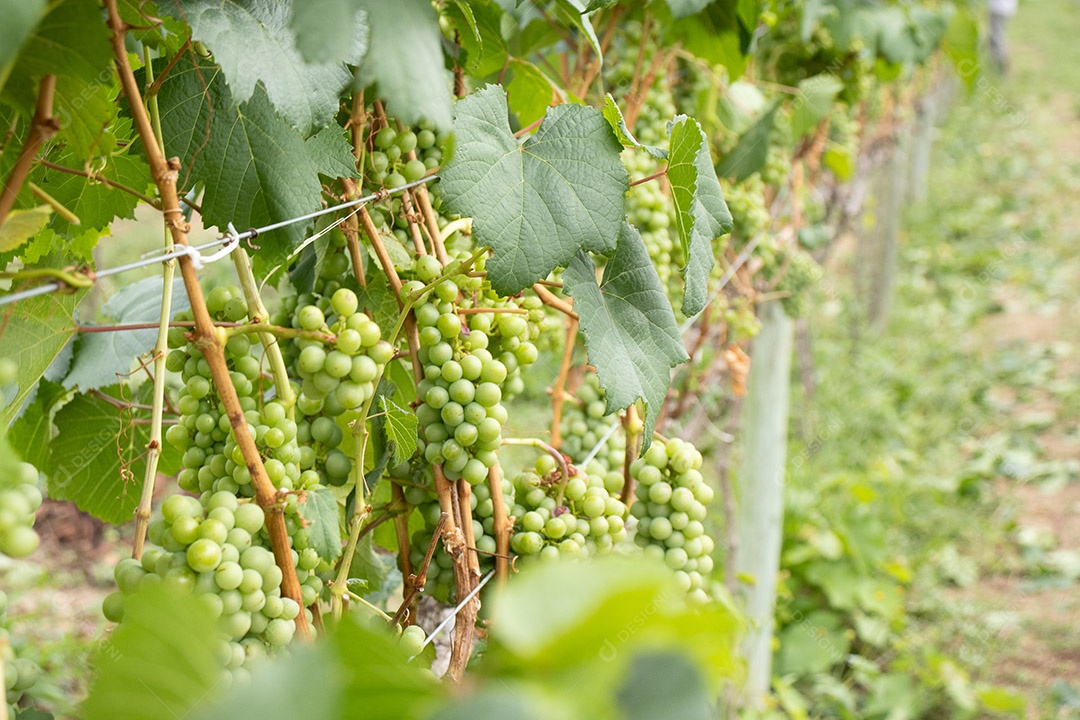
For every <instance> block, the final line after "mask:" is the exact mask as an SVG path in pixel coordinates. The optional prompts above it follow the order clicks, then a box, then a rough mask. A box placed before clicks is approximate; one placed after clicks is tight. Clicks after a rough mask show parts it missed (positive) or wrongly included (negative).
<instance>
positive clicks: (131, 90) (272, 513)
mask: <svg viewBox="0 0 1080 720" xmlns="http://www.w3.org/2000/svg"><path fill="white" fill-rule="evenodd" d="M105 9H106V11H107V13H108V18H109V28H110V30H111V31H112V33H111V37H110V40H111V43H112V48H113V59H114V62H115V64H116V70H117V74H118V76H119V78H120V84H121V86H122V88H123V92H124V95H125V96H126V97H127V100H128V105H129V106H130V108H131V115H132V118H133V120H134V124H135V129H136V131H137V132H138V134H139V138H140V139H141V140H142V143H143V148H144V152H145V153H146V159H147V162H148V164H149V165H150V170H151V173H152V175H153V180H154V184H155V185H156V186H157V189H158V194H159V196H160V198H161V207H162V214H163V215H164V217H165V223H166V224H167V225H168V226H169V232H170V233H171V234H172V239H173V243H174V244H176V245H180V246H184V245H187V244H188V242H187V229H188V228H187V223H186V222H185V221H184V215H183V211H182V210H181V209H180V197H179V195H178V193H177V189H176V178H177V175H178V174H179V170H180V168H179V161H176V160H175V159H174V160H168V161H167V160H166V159H165V156H164V155H163V154H162V151H161V148H160V146H159V145H158V142H157V138H156V136H155V133H154V129H153V126H152V124H151V122H150V118H149V115H148V114H147V112H146V107H145V106H144V105H143V100H142V94H141V93H140V92H139V86H138V83H137V81H136V80H135V73H134V72H132V69H131V63H130V62H129V61H128V55H127V47H126V45H125V43H124V37H125V35H126V33H127V25H126V24H125V23H124V21H123V20H122V19H121V17H120V13H119V11H118V10H117V6H116V0H105ZM180 273H181V275H182V277H183V279H184V287H185V289H186V290H187V294H188V300H189V301H190V303H191V312H192V315H193V316H194V319H195V329H194V330H193V332H192V335H193V337H194V338H195V341H194V344H195V346H196V347H198V348H199V350H200V351H201V352H202V354H203V357H205V358H206V362H207V364H208V365H209V366H210V375H211V377H212V379H213V384H214V387H215V388H216V389H217V391H218V394H219V396H220V398H221V404H222V405H223V406H224V408H225V412H226V414H227V415H228V417H229V423H230V424H231V426H232V430H233V434H234V436H235V437H236V444H237V446H239V448H240V451H241V453H242V454H243V456H244V462H245V464H246V465H247V467H248V470H249V471H250V472H251V484H252V487H253V488H254V490H255V496H256V500H257V501H258V503H259V506H260V507H262V509H263V510H264V511H265V513H266V529H267V532H268V533H269V535H270V544H271V547H272V548H273V551H274V560H275V562H276V563H277V565H278V567H279V568H280V569H281V574H282V581H281V592H282V594H283V595H284V596H286V597H288V598H290V599H292V600H294V601H295V602H296V603H297V604H298V605H300V606H301V607H303V600H302V598H301V595H300V581H299V579H298V578H297V575H296V567H295V566H294V565H293V562H292V555H291V550H290V548H289V534H288V530H287V529H286V527H285V515H284V511H283V509H282V506H281V504H280V503H279V502H278V499H277V490H276V489H275V488H274V484H273V483H272V482H271V481H270V478H269V476H268V475H267V474H266V468H265V467H264V466H263V461H262V456H260V455H259V448H258V447H257V446H256V445H255V439H254V438H253V437H252V435H251V433H250V431H249V429H248V424H247V421H246V420H245V418H244V412H243V409H242V408H241V407H240V398H239V396H238V395H237V394H236V388H235V387H234V386H233V383H232V378H231V377H230V374H229V368H228V366H227V365H226V364H225V352H224V348H223V344H222V340H221V337H220V336H219V333H218V331H217V328H215V327H214V321H213V319H212V318H211V317H210V312H209V311H208V310H207V308H206V298H205V297H203V293H202V288H201V287H200V286H199V276H198V271H197V270H196V268H195V264H194V262H193V260H192V258H191V256H190V255H184V256H183V257H181V258H180ZM296 633H297V636H298V637H299V638H301V639H303V640H311V627H310V626H309V625H308V621H307V616H306V615H305V614H304V612H303V611H301V612H300V613H299V614H298V615H297V616H296Z"/></svg>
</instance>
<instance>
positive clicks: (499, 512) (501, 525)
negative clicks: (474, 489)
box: [488, 463, 513, 583]
mask: <svg viewBox="0 0 1080 720" xmlns="http://www.w3.org/2000/svg"><path fill="white" fill-rule="evenodd" d="M488 487H489V488H490V489H491V504H492V508H493V515H492V517H494V519H495V528H494V530H495V552H496V555H495V574H496V576H497V577H498V580H499V582H500V583H501V582H504V581H505V580H506V578H507V576H508V575H509V574H510V531H511V530H512V529H513V523H511V522H510V518H509V517H508V516H507V514H506V500H505V498H504V497H503V486H502V470H501V469H500V468H499V464H498V463H495V464H494V465H492V466H491V468H490V469H489V470H488Z"/></svg>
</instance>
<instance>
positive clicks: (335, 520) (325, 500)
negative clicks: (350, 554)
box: [300, 487, 341, 561]
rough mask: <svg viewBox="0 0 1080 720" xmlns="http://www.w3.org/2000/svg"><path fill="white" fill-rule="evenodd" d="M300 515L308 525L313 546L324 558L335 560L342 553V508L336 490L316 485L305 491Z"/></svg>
mask: <svg viewBox="0 0 1080 720" xmlns="http://www.w3.org/2000/svg"><path fill="white" fill-rule="evenodd" d="M300 516H301V517H302V518H304V523H305V524H306V526H307V531H308V539H309V540H310V541H311V547H313V548H315V552H317V553H319V557H321V558H323V559H324V560H330V561H334V560H337V558H338V556H339V555H341V510H340V506H339V505H338V501H337V497H335V495H334V491H333V490H331V489H330V488H328V487H316V488H312V489H311V490H306V491H305V492H304V502H302V503H300Z"/></svg>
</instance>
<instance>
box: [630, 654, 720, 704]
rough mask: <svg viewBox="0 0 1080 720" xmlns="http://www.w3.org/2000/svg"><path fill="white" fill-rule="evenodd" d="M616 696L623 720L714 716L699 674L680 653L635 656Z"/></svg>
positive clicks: (709, 699)
mask: <svg viewBox="0 0 1080 720" xmlns="http://www.w3.org/2000/svg"><path fill="white" fill-rule="evenodd" d="M617 697H618V701H619V707H620V709H621V710H622V711H623V715H622V717H623V718H625V720H652V718H658V717H677V718H680V719H681V720H710V718H713V717H716V714H715V713H714V712H713V708H712V700H711V698H710V696H709V691H708V689H707V688H706V687H705V683H704V681H703V679H702V677H701V673H700V672H698V669H697V668H696V667H694V665H693V663H691V662H690V660H689V659H688V658H687V657H686V655H685V654H683V653H681V652H672V651H667V652H643V653H642V654H640V655H638V656H637V657H635V658H634V659H633V660H631V661H630V668H629V672H628V673H627V676H626V678H625V680H623V684H622V687H621V688H620V689H619V692H618V696H617Z"/></svg>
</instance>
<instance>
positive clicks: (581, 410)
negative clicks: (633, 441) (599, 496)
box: [559, 372, 626, 481]
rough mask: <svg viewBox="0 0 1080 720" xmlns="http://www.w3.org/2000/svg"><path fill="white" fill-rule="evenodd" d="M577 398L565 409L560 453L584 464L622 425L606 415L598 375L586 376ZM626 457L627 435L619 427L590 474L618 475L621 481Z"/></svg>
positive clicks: (589, 374)
mask: <svg viewBox="0 0 1080 720" xmlns="http://www.w3.org/2000/svg"><path fill="white" fill-rule="evenodd" d="M574 395H575V397H576V399H577V402H567V403H565V404H564V405H563V411H562V420H561V422H560V424H559V428H560V433H561V435H562V446H561V447H560V448H559V449H560V450H561V451H562V452H564V453H566V455H567V456H568V457H569V458H570V459H571V460H573V461H574V463H582V462H584V461H585V458H586V457H587V456H588V455H589V453H591V452H592V450H593V448H595V447H596V445H597V443H599V442H600V439H601V438H602V437H604V435H605V434H606V433H607V432H608V429H609V428H610V427H611V425H612V424H613V423H618V422H619V418H618V415H616V414H614V413H612V414H611V415H608V414H607V403H606V402H604V389H603V388H602V387H600V380H599V378H597V376H596V373H591V372H590V373H586V374H585V377H584V379H583V380H582V382H581V385H580V386H578V388H577V390H575V391H574ZM625 456H626V435H625V433H624V432H623V430H622V427H619V428H617V429H616V430H615V432H614V433H612V434H611V436H610V437H609V438H608V439H607V442H605V443H604V445H603V446H602V447H601V448H600V450H599V451H598V452H597V453H596V455H595V457H594V458H593V460H592V462H590V463H589V467H587V468H586V470H587V471H588V472H589V473H590V474H596V473H597V472H599V473H601V474H606V473H608V472H617V473H618V474H619V478H620V481H621V478H622V466H623V459H624V458H625ZM594 464H595V467H594Z"/></svg>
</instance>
